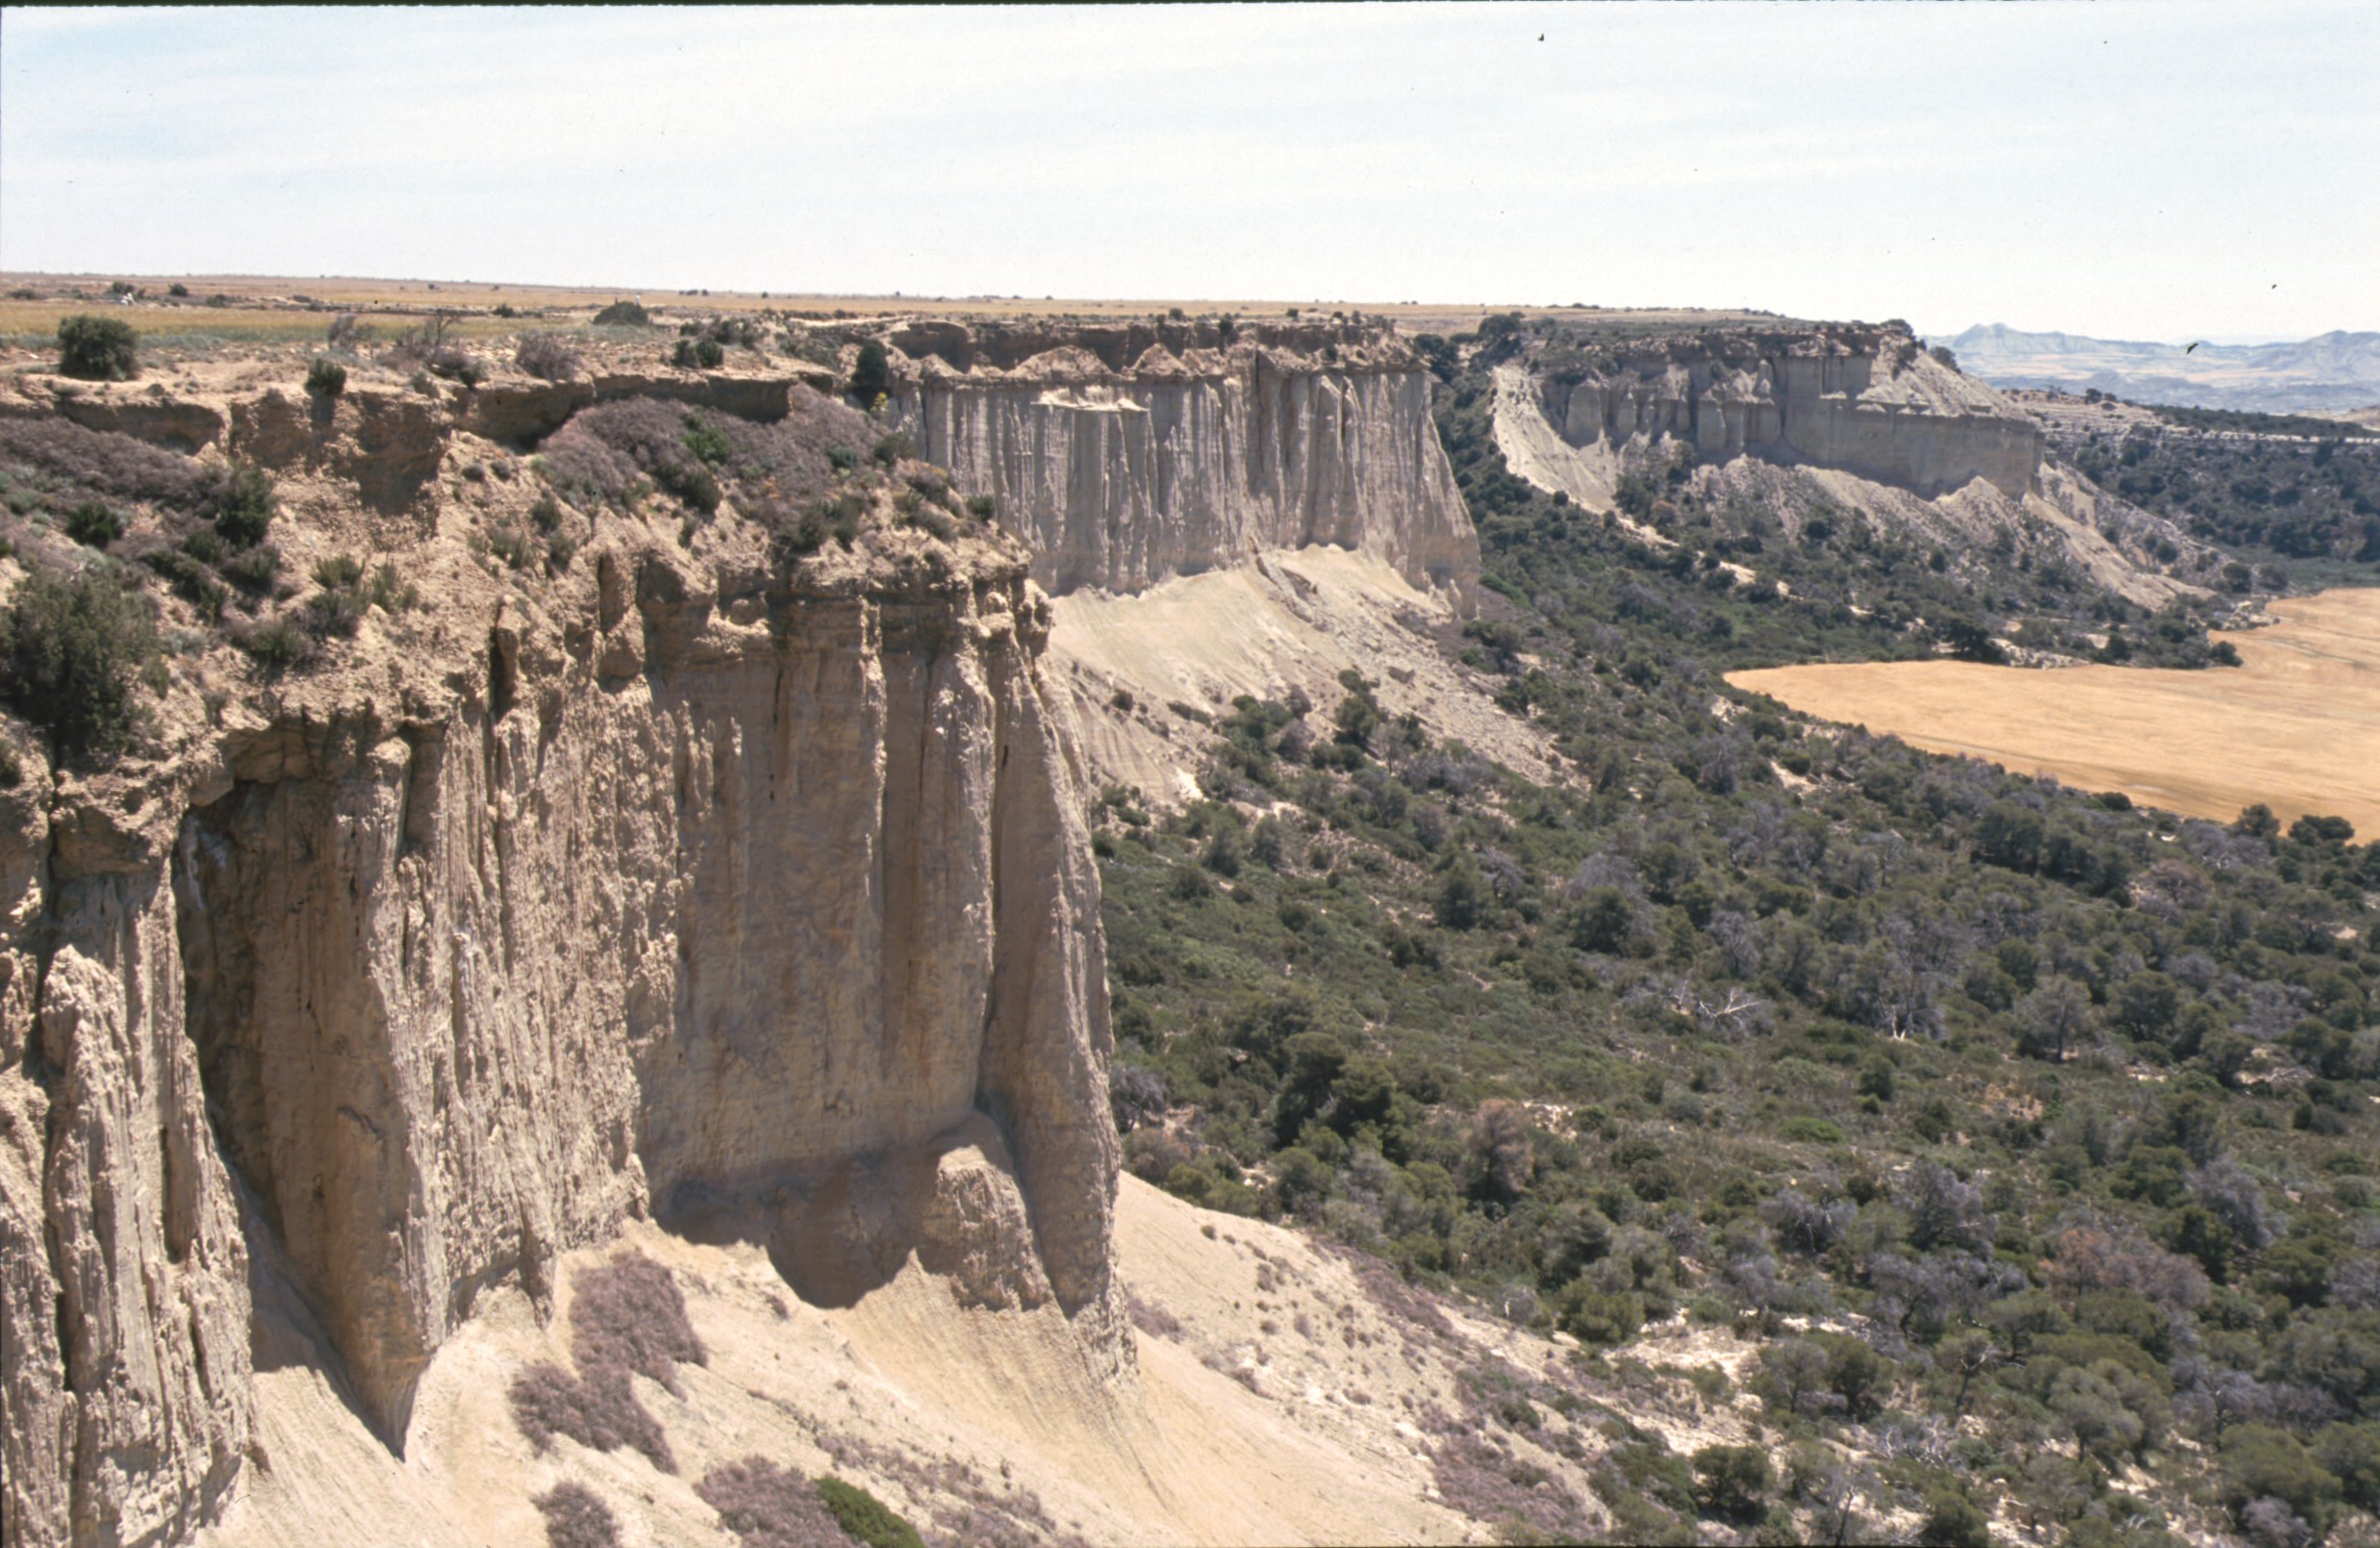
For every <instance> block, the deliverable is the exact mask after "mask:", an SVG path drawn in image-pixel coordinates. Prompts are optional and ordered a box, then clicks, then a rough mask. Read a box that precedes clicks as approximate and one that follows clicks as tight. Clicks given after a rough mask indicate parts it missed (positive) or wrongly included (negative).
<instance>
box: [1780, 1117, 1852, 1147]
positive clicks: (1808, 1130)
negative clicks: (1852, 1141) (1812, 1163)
mask: <svg viewBox="0 0 2380 1548" xmlns="http://www.w3.org/2000/svg"><path fill="white" fill-rule="evenodd" d="M1777 1134H1778V1137H1780V1138H1782V1139H1789V1140H1796V1141H1799V1142H1800V1143H1802V1144H1805V1145H1840V1144H1841V1143H1842V1142H1843V1128H1842V1125H1840V1124H1838V1123H1836V1121H1835V1120H1834V1119H1832V1118H1810V1117H1800V1118H1788V1119H1786V1120H1785V1122H1784V1123H1783V1124H1780V1125H1779V1126H1778V1127H1777Z"/></svg>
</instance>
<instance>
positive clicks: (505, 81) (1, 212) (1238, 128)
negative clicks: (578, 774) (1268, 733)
mask: <svg viewBox="0 0 2380 1548" xmlns="http://www.w3.org/2000/svg"><path fill="white" fill-rule="evenodd" d="M2376 84H2380V5H2374V4H2372V3H2371V0H2338V3H2333V0H2306V3H2292V0H2253V3H2220V4H2214V3H2209V4H2201V3H2195V0H2152V3H2128V0H2113V3H2102V4H2089V5H2085V4H2056V3H2050V4H2034V5H1985V4H1960V5H1909V4H1877V5H1847V4H1835V5H1773V4H1742V5H1738V4H1701V5H1656V6H1638V5H1623V4H1611V5H1593V6H1576V5H1572V6H1553V7H1542V8H1541V7H1535V6H1527V5H1494V6H1426V5H1412V6H1380V7H1373V6H1324V7H1297V6H1287V7H1257V6H1226V7H1213V8H1209V7H1188V6H1182V7H1176V6H1160V7H1150V8H1116V9H1103V8H1085V9H1067V10H1038V9H1032V8H1023V7H987V8H980V9H969V8H949V9H935V8H927V7H896V8H891V9H885V10H867V9H856V8H854V9H833V10H823V11H798V10H771V11H760V12H743V11H733V10H727V11H710V12H704V11H684V10H601V11H570V10H535V11H507V10H502V9H484V10H442V9H430V10H398V11H366V10H325V11H308V10H304V9H271V10H248V11H242V10H236V9H223V10H208V9H201V10H191V11H174V12H143V11H75V10H70V9H57V10H51V9H36V10H21V11H20V10H9V11H5V12H0V269H5V270H9V271H29V270H30V271H47V272H96V273H106V274H112V275H114V274H125V275H132V274H139V275H167V274H235V273H237V274H285V275H291V276H304V277H313V276H320V275H331V274H338V275H362V276H375V277H387V278H411V279H439V280H458V281H459V280H478V281H514V282H548V283H559V284H573V285H588V286H600V287H607V288H617V289H620V290H621V291H623V292H628V291H639V290H653V291H669V290H678V289H684V288H688V287H708V288H711V289H718V290H745V291H759V290H767V291H771V292H775V293H780V294H782V293H788V292H809V293H842V292H848V293H868V294H887V293H892V292H900V293H903V294H907V295H913V296H914V295H950V296H959V295H978V294H998V295H1010V294H1014V295H1025V296H1043V295H1049V296H1057V297H1067V296H1086V297H1087V296H1108V297H1128V298H1151V299H1157V298H1163V299H1272V300H1291V301H1309V300H1330V301H1343V302H1355V303H1385V302H1394V301H1405V300H1424V301H1440V302H1473V301H1478V302H1494V303H1502V304H1548V305H1559V304H1567V303H1570V302H1574V301H1583V302H1588V303H1594V304H1600V305H1607V306H1651V305H1679V306H1709V307H1734V306H1744V307H1758V308H1765V309H1768V310H1772V311H1777V312H1782V313H1786V314H1789V315H1794V316H1801V317H1839V318H1855V317H1856V318H1865V319H1869V320H1876V319H1882V318H1885V317H1905V318H1908V319H1910V320H1912V321H1913V322H1915V323H1916V324H1917V326H1918V327H1919V328H1920V329H1921V330H1923V331H1926V332H1930V333H1949V332H1955V331H1957V330H1958V329H1960V328H1962V327H1964V326H1966V325H1967V324H1970V323H1977V322H2006V323H2009V324H2011V325H2013V326H2017V327H2022V328H2029V329H2062V330H2064V331H2067V332H2073V333H2086V334H2092V335H2096V336H2099V337H2103V338H2128V339H2167V340H2175V341H2180V340H2183V339H2199V338H2210V339H2217V340H2232V339H2240V340H2247V339H2281V338H2302V337H2306V336H2309V335H2312V334H2316V333H2320V332H2324V331H2327V330H2330V329H2333V328H2348V329H2380V89H2375V88H2376Z"/></svg>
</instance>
